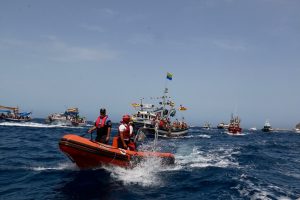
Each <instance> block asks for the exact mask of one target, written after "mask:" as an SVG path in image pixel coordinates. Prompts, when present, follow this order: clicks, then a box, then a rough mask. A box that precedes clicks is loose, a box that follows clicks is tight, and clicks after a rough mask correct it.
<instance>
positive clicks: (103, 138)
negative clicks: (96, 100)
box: [88, 108, 112, 144]
mask: <svg viewBox="0 0 300 200" xmlns="http://www.w3.org/2000/svg"><path fill="white" fill-rule="evenodd" d="M111 126H112V123H111V121H110V119H109V118H108V116H107V115H106V109H105V108H101V109H100V116H99V117H98V118H97V119H96V122H95V125H94V126H93V127H92V128H90V129H89V130H88V133H92V132H93V131H94V130H97V137H96V141H97V142H101V143H104V144H108V141H109V137H110V132H111Z"/></svg>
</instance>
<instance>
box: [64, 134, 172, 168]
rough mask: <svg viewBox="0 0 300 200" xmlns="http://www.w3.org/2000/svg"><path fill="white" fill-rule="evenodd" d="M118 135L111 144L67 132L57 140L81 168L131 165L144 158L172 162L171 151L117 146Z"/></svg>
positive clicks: (168, 163) (165, 162)
mask: <svg viewBox="0 0 300 200" xmlns="http://www.w3.org/2000/svg"><path fill="white" fill-rule="evenodd" d="M117 140H118V137H114V139H113V144H112V145H106V144H102V143H99V142H95V141H91V140H89V139H86V138H84V137H80V136H78V135H74V134H68V135H65V136H64V137H62V138H61V140H60V141H59V148H60V149H61V151H62V152H63V153H65V154H66V155H67V156H68V157H69V158H70V160H71V161H72V162H75V163H76V165H77V166H78V167H79V168H81V169H83V168H95V167H100V166H102V165H117V166H121V167H132V166H134V165H136V164H137V163H138V162H140V161H141V160H143V159H146V158H160V159H161V161H162V164H164V165H171V164H174V161H175V158H174V155H173V154H171V153H160V152H139V151H131V150H125V149H121V148H118V142H117Z"/></svg>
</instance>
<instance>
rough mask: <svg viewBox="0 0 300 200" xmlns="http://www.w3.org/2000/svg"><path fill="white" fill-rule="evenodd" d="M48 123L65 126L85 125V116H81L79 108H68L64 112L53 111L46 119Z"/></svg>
mask: <svg viewBox="0 0 300 200" xmlns="http://www.w3.org/2000/svg"><path fill="white" fill-rule="evenodd" d="M46 123H50V124H56V125H57V124H59V125H65V126H85V125H86V119H85V117H80V116H79V110H78V108H68V109H67V110H66V111H65V112H64V113H53V114H51V115H49V116H48V117H47V119H46Z"/></svg>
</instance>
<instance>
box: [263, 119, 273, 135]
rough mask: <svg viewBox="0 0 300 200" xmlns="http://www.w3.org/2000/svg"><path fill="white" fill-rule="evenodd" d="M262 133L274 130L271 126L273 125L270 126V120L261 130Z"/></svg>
mask: <svg viewBox="0 0 300 200" xmlns="http://www.w3.org/2000/svg"><path fill="white" fill-rule="evenodd" d="M261 131H262V132H271V131H273V128H272V126H271V124H270V122H269V121H268V120H267V121H266V122H265V125H264V127H263V128H262V129H261Z"/></svg>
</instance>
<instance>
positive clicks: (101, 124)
mask: <svg viewBox="0 0 300 200" xmlns="http://www.w3.org/2000/svg"><path fill="white" fill-rule="evenodd" d="M107 118H108V116H107V115H105V117H103V118H101V116H99V117H98V118H97V120H96V127H97V128H103V127H104V126H105V122H106V120H107Z"/></svg>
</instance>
